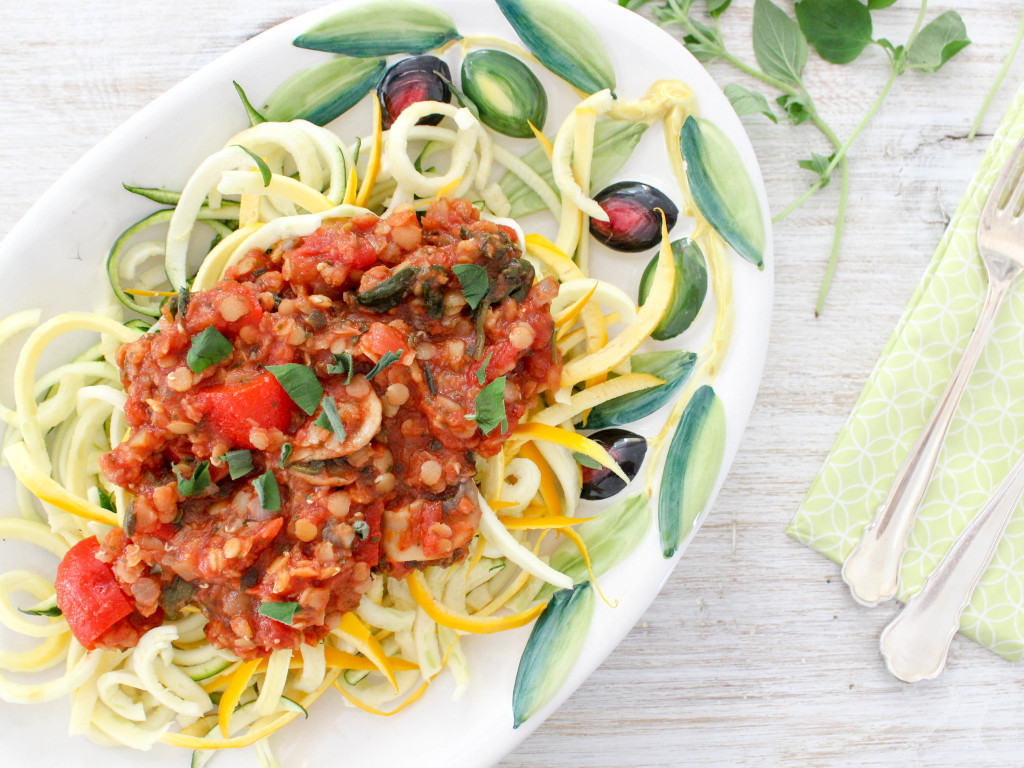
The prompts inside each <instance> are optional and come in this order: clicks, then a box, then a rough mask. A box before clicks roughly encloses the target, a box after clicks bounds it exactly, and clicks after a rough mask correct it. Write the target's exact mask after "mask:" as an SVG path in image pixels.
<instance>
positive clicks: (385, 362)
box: [366, 351, 402, 381]
mask: <svg viewBox="0 0 1024 768" xmlns="http://www.w3.org/2000/svg"><path fill="white" fill-rule="evenodd" d="M401 359H402V353H401V352H395V351H391V352H385V353H384V356H383V357H382V358H381V359H380V360H378V361H377V364H376V365H375V366H373V368H371V369H370V372H369V373H368V374H366V380H367V381H372V380H373V377H374V376H376V375H377V374H378V373H380V372H381V371H383V370H384V369H385V368H387V367H388V366H390V365H391V364H392V363H396V362H398V361H399V360H401Z"/></svg>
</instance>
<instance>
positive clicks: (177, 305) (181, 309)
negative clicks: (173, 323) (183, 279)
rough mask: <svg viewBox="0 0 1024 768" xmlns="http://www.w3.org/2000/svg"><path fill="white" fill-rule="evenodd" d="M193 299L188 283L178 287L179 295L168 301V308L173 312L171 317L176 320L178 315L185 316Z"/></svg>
mask: <svg viewBox="0 0 1024 768" xmlns="http://www.w3.org/2000/svg"><path fill="white" fill-rule="evenodd" d="M191 300H192V293H191V292H190V291H189V289H188V286H187V285H183V286H181V288H179V289H178V295H177V296H171V298H170V299H169V300H168V302H167V309H168V311H169V312H170V313H171V319H172V320H174V319H175V318H178V317H184V316H185V313H186V312H187V311H188V303H189V302H190V301H191Z"/></svg>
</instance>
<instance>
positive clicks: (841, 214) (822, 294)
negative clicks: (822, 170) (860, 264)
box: [814, 157, 850, 317]
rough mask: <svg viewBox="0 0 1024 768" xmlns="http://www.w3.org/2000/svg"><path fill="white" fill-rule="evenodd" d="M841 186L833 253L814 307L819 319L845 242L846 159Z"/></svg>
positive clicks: (847, 197)
mask: <svg viewBox="0 0 1024 768" xmlns="http://www.w3.org/2000/svg"><path fill="white" fill-rule="evenodd" d="M839 171H840V174H841V175H840V185H839V211H838V212H837V214H836V228H835V231H834V232H833V234H832V252H831V253H830V254H829V256H828V266H827V267H826V268H825V277H824V279H822V281H821V289H820V290H819V291H818V303H817V304H816V305H815V306H814V316H815V317H819V316H820V315H821V312H822V310H823V309H824V308H825V298H826V297H827V296H828V291H829V288H831V287H832V276H833V275H834V274H835V271H836V264H837V262H838V261H839V247H840V245H841V244H842V241H843V225H844V224H845V223H846V202H847V200H848V199H849V197H850V164H849V163H848V162H847V160H846V158H845V157H844V158H843V160H842V162H841V163H840V164H839Z"/></svg>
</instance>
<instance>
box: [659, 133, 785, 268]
mask: <svg viewBox="0 0 1024 768" xmlns="http://www.w3.org/2000/svg"><path fill="white" fill-rule="evenodd" d="M679 147H680V149H681V150H682V153H683V159H684V160H685V161H686V178H687V179H688V180H689V182H690V192H691V194H692V195H693V200H694V202H695V203H696V204H697V207H698V208H699V209H700V212H701V213H703V214H704V217H705V218H706V219H707V220H708V223H709V224H710V225H711V226H712V227H714V229H715V231H716V232H718V234H719V235H721V236H722V239H723V240H725V242H727V243H728V244H729V245H730V246H732V248H733V250H735V251H736V253H738V254H739V255H740V256H742V257H743V258H744V259H746V260H747V261H749V262H750V263H751V264H754V265H756V266H757V267H758V268H759V269H763V268H764V248H765V235H764V211H762V210H761V201H760V200H758V198H757V190H755V189H754V182H753V181H751V179H750V175H749V173H748V172H747V168H746V166H745V165H744V164H743V160H742V158H740V154H739V152H737V151H736V147H734V146H733V144H732V142H731V141H729V139H728V138H727V137H726V135H725V134H724V133H722V130H721V129H720V128H719V127H718V126H717V125H715V124H714V123H711V122H709V121H707V120H703V119H698V118H695V117H692V116H691V117H688V118H686V122H685V123H683V130H682V132H681V134H680V136H679Z"/></svg>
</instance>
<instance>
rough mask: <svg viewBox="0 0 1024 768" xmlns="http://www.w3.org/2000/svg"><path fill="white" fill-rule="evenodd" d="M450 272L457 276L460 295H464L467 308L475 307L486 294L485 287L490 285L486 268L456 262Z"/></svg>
mask: <svg viewBox="0 0 1024 768" xmlns="http://www.w3.org/2000/svg"><path fill="white" fill-rule="evenodd" d="M452 272H454V273H455V276H456V277H457V278H459V284H460V285H461V286H462V295H463V296H465V297H466V303H467V304H469V308H470V309H476V308H477V305H479V304H480V301H481V300H482V299H483V297H484V296H486V295H487V289H488V288H489V287H490V281H489V280H488V279H487V270H486V269H484V268H483V267H480V266H477V265H476V264H456V265H455V266H454V267H452Z"/></svg>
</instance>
